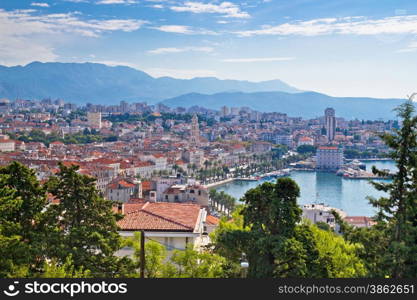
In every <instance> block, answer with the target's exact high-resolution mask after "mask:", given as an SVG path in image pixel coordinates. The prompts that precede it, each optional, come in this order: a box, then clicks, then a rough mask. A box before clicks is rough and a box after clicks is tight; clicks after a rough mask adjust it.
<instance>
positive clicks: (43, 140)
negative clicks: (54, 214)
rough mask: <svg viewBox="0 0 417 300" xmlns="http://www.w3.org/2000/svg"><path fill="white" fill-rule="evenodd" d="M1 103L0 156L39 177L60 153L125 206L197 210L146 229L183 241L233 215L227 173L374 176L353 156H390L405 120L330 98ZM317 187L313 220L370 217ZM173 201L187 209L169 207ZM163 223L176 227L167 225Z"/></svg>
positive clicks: (162, 214)
mask: <svg viewBox="0 0 417 300" xmlns="http://www.w3.org/2000/svg"><path fill="white" fill-rule="evenodd" d="M1 103H2V105H1V113H2V118H1V123H0V124H1V129H2V135H1V140H0V150H1V163H2V165H4V166H6V165H8V164H9V163H11V162H12V161H18V162H20V163H22V164H24V165H26V166H27V167H29V168H31V169H33V170H35V172H36V177H37V179H38V180H39V181H41V182H42V181H45V180H47V179H48V178H49V177H51V176H53V175H55V174H56V173H57V172H58V171H59V164H60V163H62V164H64V165H65V166H77V167H78V168H79V169H78V172H79V173H80V174H83V175H88V176H91V177H93V178H95V180H96V181H95V182H96V184H95V185H96V188H97V190H98V191H99V192H100V194H101V195H102V196H103V197H104V198H105V199H108V200H111V201H112V202H114V203H118V209H119V211H120V212H127V211H135V210H137V211H139V212H141V209H142V210H143V208H144V207H145V204H146V208H147V209H150V208H151V207H152V206H154V208H153V209H152V211H153V213H154V214H156V216H155V217H157V218H166V217H167V216H169V220H170V222H171V223H180V224H182V222H183V221H182V218H189V219H190V220H198V221H199V222H200V224H197V223H196V224H194V223H191V224H190V225H192V226H191V227H189V228H192V229H193V230H191V232H190V233H189V236H187V237H185V238H175V235H174V236H172V233H171V229H170V226H171V225H172V224H167V228H163V227H162V228H158V229H159V232H158V233H157V234H156V235H155V234H152V233H147V235H148V236H149V237H151V238H154V239H157V240H159V241H160V242H161V243H164V244H166V245H168V247H176V248H179V249H185V247H186V245H187V244H188V243H191V244H193V247H197V246H198V247H200V246H204V245H207V244H209V239H208V238H206V239H204V238H203V239H202V237H203V233H204V231H205V230H208V228H210V230H209V231H210V232H211V231H213V230H214V228H216V226H217V225H218V223H219V217H221V216H222V215H225V216H229V217H230V215H231V213H232V211H233V209H234V208H235V206H236V205H237V204H239V203H238V201H237V199H233V197H230V196H228V195H225V194H219V193H216V192H215V190H214V189H213V188H214V187H216V186H221V185H222V184H225V183H229V182H231V181H241V180H245V181H257V180H259V179H260V178H270V179H272V180H274V178H277V177H282V176H287V175H288V174H289V173H290V172H291V170H305V171H324V172H337V174H338V175H341V176H345V177H348V178H357V179H366V178H377V177H376V175H374V174H373V173H372V172H366V171H364V170H363V168H362V165H361V163H360V162H359V161H358V160H357V159H361V158H364V159H375V160H378V159H382V160H384V159H386V157H387V153H388V150H389V149H388V147H387V146H386V145H385V143H384V142H383V141H382V140H381V138H380V135H381V134H383V133H385V132H391V131H392V129H396V128H398V126H399V123H398V121H397V120H392V121H375V120H374V121H372V120H349V121H348V120H344V119H343V118H337V117H336V112H335V110H334V109H332V108H328V109H326V110H325V112H324V114H323V116H321V117H318V118H316V119H309V120H304V119H303V118H302V117H298V116H287V115H286V114H284V113H279V112H275V113H263V112H259V111H253V110H252V109H250V108H248V107H230V108H229V107H227V106H224V107H223V108H222V109H221V111H216V110H210V109H206V108H203V107H192V108H190V109H185V108H181V107H180V108H175V109H171V108H169V107H167V106H164V105H161V104H157V105H147V104H146V103H127V102H125V101H121V102H120V104H119V105H112V106H102V105H92V104H87V105H85V106H81V107H77V106H76V105H74V104H71V103H66V102H64V101H63V100H59V99H58V100H51V99H44V100H41V101H31V100H15V101H10V100H8V99H1ZM313 196H314V195H312V200H311V203H308V204H305V205H303V206H302V209H303V215H304V217H305V218H307V219H309V220H310V221H312V222H313V223H324V224H327V225H328V226H330V227H331V228H333V229H335V227H336V226H337V224H336V222H335V218H334V216H333V214H332V211H333V210H337V211H338V212H339V214H340V215H341V216H342V217H343V219H344V220H345V221H346V222H348V223H349V224H351V225H353V226H356V227H370V226H371V225H372V224H373V223H374V221H372V219H371V218H369V216H348V215H347V214H346V212H344V211H342V210H341V209H340V208H338V207H329V206H328V205H326V204H324V203H316V201H315V199H314V197H313ZM49 201H50V203H54V201H55V200H54V198H53V197H50V198H49ZM165 203H167V204H165ZM184 203H192V205H191V206H187V205H185V204H184ZM197 207H199V208H200V209H197ZM175 210H179V211H181V213H180V214H179V215H176V214H173V215H171V214H172V212H173V211H175ZM182 214H184V215H182ZM187 220H188V219H187ZM154 221H155V220H152V219H151V220H146V221H145V220H141V214H138V215H136V214H127V215H125V217H124V219H123V220H121V221H119V226H120V228H121V232H122V233H123V234H125V233H127V232H130V234H132V232H134V231H141V230H146V229H151V228H152V226H153V225H152V224H153V222H154ZM197 225H198V226H197ZM164 229H165V230H167V231H169V232H170V233H169V234H168V233H166V234H163V233H162V232H163V231H164ZM181 230H182V229H181ZM202 240H204V244H201V243H202Z"/></svg>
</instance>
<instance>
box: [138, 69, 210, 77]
mask: <svg viewBox="0 0 417 300" xmlns="http://www.w3.org/2000/svg"><path fill="white" fill-rule="evenodd" d="M143 71H144V72H146V73H148V74H149V75H151V76H153V77H163V76H169V77H174V78H180V79H191V78H195V77H217V73H216V71H213V70H204V69H165V68H150V69H145V70H143Z"/></svg>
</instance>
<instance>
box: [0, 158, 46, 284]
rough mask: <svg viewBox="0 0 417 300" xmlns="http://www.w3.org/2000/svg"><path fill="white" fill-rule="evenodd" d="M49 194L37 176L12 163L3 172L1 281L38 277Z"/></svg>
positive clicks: (0, 191) (0, 186) (0, 177)
mask: <svg viewBox="0 0 417 300" xmlns="http://www.w3.org/2000/svg"><path fill="white" fill-rule="evenodd" d="M46 204H47V201H46V193H45V190H44V189H43V188H42V186H41V185H40V183H39V182H38V180H37V178H36V176H35V172H34V171H33V170H31V169H29V168H27V167H25V166H24V165H22V164H20V163H18V162H13V163H11V164H10V165H8V166H7V167H3V168H0V265H1V268H0V277H4V276H14V275H16V272H18V273H19V274H20V275H22V270H23V269H25V272H23V273H25V276H26V275H30V274H33V273H36V272H37V271H39V269H40V268H41V267H42V265H43V262H44V259H45V256H44V254H45V249H46V247H47V244H46V242H45V236H46V230H45V226H44V222H43V217H44V214H43V210H44V209H45V207H46Z"/></svg>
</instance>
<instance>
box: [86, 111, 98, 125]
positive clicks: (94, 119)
mask: <svg viewBox="0 0 417 300" xmlns="http://www.w3.org/2000/svg"><path fill="white" fill-rule="evenodd" d="M87 120H88V126H90V127H91V128H94V129H101V112H89V113H87Z"/></svg>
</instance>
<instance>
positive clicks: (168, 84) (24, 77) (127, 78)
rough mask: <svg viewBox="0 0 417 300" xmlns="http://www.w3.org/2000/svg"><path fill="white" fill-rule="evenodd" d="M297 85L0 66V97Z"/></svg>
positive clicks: (99, 97)
mask: <svg viewBox="0 0 417 300" xmlns="http://www.w3.org/2000/svg"><path fill="white" fill-rule="evenodd" d="M233 91H240V92H261V91H283V92H289V93H294V92H298V90H297V89H296V88H294V87H291V86H289V85H288V84H286V83H284V82H282V81H280V80H270V81H264V82H249V81H239V80H220V79H217V78H214V77H204V78H193V79H176V78H171V77H160V78H153V77H151V76H150V75H148V74H146V73H145V72H142V71H139V70H136V69H133V68H129V67H125V66H114V67H113V66H107V65H104V64H97V63H40V62H33V63H30V64H28V65H26V66H15V67H5V66H0V97H6V98H10V99H15V98H23V99H42V98H61V99H64V100H66V101H71V102H74V103H78V104H81V103H87V102H90V103H94V104H107V105H108V104H114V103H115V102H116V103H117V102H119V101H120V100H126V101H147V102H148V103H156V102H157V101H161V100H163V99H167V98H172V97H176V96H180V95H182V94H187V93H193V92H196V93H203V94H214V93H219V92H233Z"/></svg>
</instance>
